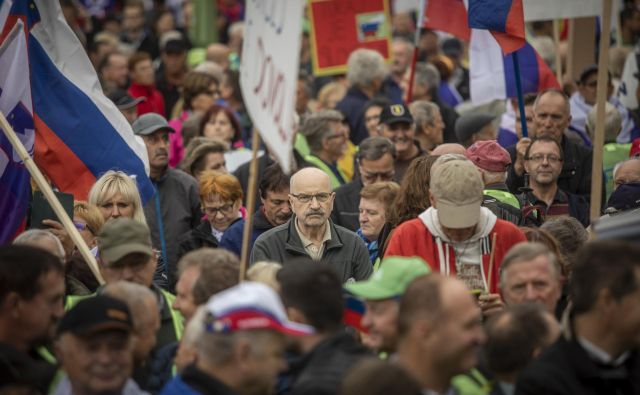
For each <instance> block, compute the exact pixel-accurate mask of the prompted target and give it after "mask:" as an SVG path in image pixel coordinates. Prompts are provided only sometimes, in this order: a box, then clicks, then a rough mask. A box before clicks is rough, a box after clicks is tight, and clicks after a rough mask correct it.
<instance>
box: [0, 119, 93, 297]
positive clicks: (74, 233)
mask: <svg viewBox="0 0 640 395" xmlns="http://www.w3.org/2000/svg"><path fill="white" fill-rule="evenodd" d="M0 127H2V130H3V131H4V134H5V135H6V136H7V138H8V139H9V142H11V145H12V146H13V149H14V150H16V152H17V153H18V155H19V156H20V159H22V161H23V162H24V165H25V166H26V168H27V170H28V171H29V174H31V177H33V179H34V181H35V182H36V184H37V185H38V188H40V191H42V193H43V194H44V196H45V198H46V199H47V201H48V202H49V204H50V205H51V207H52V208H53V211H54V212H55V213H56V215H57V216H58V219H59V220H60V222H61V223H62V226H63V227H64V229H65V230H66V231H67V233H69V236H71V240H73V243H74V244H75V245H76V247H78V251H79V252H80V254H81V255H82V257H83V258H84V260H85V262H87V265H89V269H91V272H92V273H93V275H94V276H95V277H96V279H97V280H98V282H99V283H100V284H101V285H102V284H104V279H103V278H102V274H100V270H99V269H98V263H97V262H96V258H95V257H94V256H93V254H91V251H89V247H87V245H86V243H85V242H84V239H83V238H82V236H80V232H78V229H76V227H75V226H74V225H73V222H71V218H69V216H68V215H67V212H66V211H64V208H62V205H61V204H60V202H59V201H58V199H57V198H56V195H55V194H54V193H53V190H52V189H51V186H50V185H49V183H48V182H47V180H46V179H45V178H44V176H43V175H42V173H41V172H40V169H38V166H37V165H36V163H35V162H34V161H33V158H32V157H31V155H29V153H28V152H27V150H26V149H25V148H24V146H23V145H22V142H21V141H20V139H19V138H18V136H17V135H16V132H15V131H14V130H13V128H12V127H11V125H9V122H7V118H6V117H5V116H4V114H3V113H2V111H0Z"/></svg>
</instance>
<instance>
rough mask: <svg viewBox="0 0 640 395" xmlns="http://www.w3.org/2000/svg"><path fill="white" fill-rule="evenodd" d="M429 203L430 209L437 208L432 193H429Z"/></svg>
mask: <svg viewBox="0 0 640 395" xmlns="http://www.w3.org/2000/svg"><path fill="white" fill-rule="evenodd" d="M429 203H431V207H433V208H436V209H437V208H438V207H436V198H434V197H433V193H431V191H429Z"/></svg>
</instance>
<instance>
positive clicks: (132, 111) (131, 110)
mask: <svg viewBox="0 0 640 395" xmlns="http://www.w3.org/2000/svg"><path fill="white" fill-rule="evenodd" d="M108 97H109V100H111V101H112V102H113V104H115V105H116V107H117V108H118V110H120V113H122V115H124V117H125V118H126V120H127V121H128V122H129V124H130V125H131V124H133V123H134V122H135V121H136V119H138V104H139V103H140V102H143V101H145V100H147V99H146V98H144V97H136V98H135V99H134V98H133V97H132V96H131V95H130V94H129V92H127V91H125V90H123V89H114V90H113V91H111V92H110V93H109V96H108Z"/></svg>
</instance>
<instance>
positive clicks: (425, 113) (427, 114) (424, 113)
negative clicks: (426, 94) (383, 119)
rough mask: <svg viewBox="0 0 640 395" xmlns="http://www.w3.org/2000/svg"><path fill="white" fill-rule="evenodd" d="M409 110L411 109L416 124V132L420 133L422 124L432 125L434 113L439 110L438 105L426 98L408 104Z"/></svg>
mask: <svg viewBox="0 0 640 395" xmlns="http://www.w3.org/2000/svg"><path fill="white" fill-rule="evenodd" d="M409 111H411V115H413V120H414V122H415V124H416V133H422V125H424V124H427V125H433V122H434V118H435V117H436V114H437V113H439V112H440V107H438V106H437V105H436V104H435V103H433V102H430V101H428V100H418V101H414V102H413V103H411V104H410V105H409Z"/></svg>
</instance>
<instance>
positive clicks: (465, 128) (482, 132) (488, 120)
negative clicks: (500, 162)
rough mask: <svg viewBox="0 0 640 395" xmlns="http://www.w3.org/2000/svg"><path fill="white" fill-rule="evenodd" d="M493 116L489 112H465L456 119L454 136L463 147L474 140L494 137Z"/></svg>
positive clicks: (493, 138)
mask: <svg viewBox="0 0 640 395" xmlns="http://www.w3.org/2000/svg"><path fill="white" fill-rule="evenodd" d="M494 119H495V117H494V116H493V115H491V114H465V115H463V116H461V117H460V118H458V119H457V120H456V137H458V141H459V142H460V144H462V145H464V146H465V147H469V146H471V144H473V143H475V142H476V141H486V140H495V139H496V127H495V126H494V125H493V120H494Z"/></svg>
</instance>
